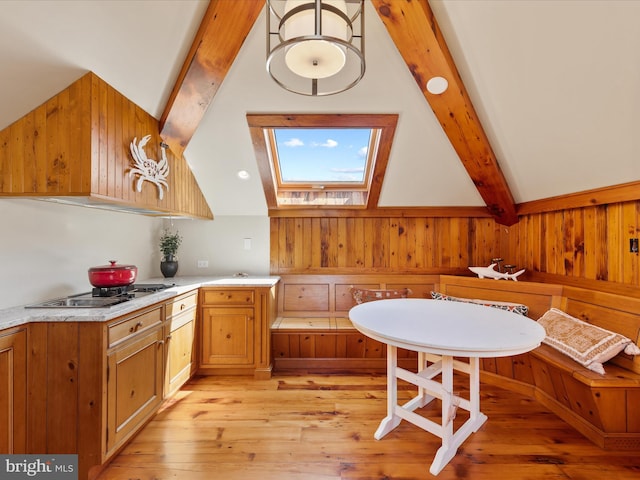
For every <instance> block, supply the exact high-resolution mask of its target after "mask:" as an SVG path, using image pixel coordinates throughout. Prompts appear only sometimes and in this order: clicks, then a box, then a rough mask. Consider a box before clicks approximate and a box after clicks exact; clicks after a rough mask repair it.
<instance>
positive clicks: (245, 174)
mask: <svg viewBox="0 0 640 480" xmlns="http://www.w3.org/2000/svg"><path fill="white" fill-rule="evenodd" d="M237 175H238V178H239V179H240V180H249V178H250V177H251V175H249V172H247V171H246V170H238V173H237Z"/></svg>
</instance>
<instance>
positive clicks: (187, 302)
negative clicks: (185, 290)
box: [166, 292, 198, 318]
mask: <svg viewBox="0 0 640 480" xmlns="http://www.w3.org/2000/svg"><path fill="white" fill-rule="evenodd" d="M197 304H198V293H197V292H193V293H189V294H187V295H184V296H182V297H176V298H175V299H173V301H171V302H169V303H167V307H166V308H167V312H166V315H167V318H170V317H172V316H174V315H178V314H179V313H182V312H184V311H186V310H189V309H191V308H195V307H196V305H197Z"/></svg>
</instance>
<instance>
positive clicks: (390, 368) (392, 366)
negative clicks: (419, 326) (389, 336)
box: [373, 345, 402, 440]
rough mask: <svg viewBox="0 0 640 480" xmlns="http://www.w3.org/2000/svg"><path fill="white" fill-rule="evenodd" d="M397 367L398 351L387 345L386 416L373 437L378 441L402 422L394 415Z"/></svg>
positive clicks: (396, 397)
mask: <svg viewBox="0 0 640 480" xmlns="http://www.w3.org/2000/svg"><path fill="white" fill-rule="evenodd" d="M397 367H398V349H397V347H394V346H392V345H387V416H386V417H384V418H383V419H382V422H380V426H379V427H378V429H377V430H376V433H374V435H373V437H374V438H375V439H376V440H380V439H381V438H382V437H384V436H385V435H386V434H387V433H389V432H390V431H391V430H393V429H394V428H396V427H397V426H398V425H400V421H401V420H402V419H401V418H400V417H399V416H398V415H396V414H395V410H396V406H397V405H398V377H397V376H396V368H397Z"/></svg>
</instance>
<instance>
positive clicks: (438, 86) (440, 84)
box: [427, 77, 449, 95]
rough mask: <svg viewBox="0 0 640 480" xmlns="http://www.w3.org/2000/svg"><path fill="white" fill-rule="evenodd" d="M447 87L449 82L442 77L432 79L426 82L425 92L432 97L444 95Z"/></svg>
mask: <svg viewBox="0 0 640 480" xmlns="http://www.w3.org/2000/svg"><path fill="white" fill-rule="evenodd" d="M448 87H449V82H447V79H446V78H444V77H433V78H431V79H430V80H429V81H428V82H427V90H428V91H429V93H433V94H434V95H440V94H441V93H444V92H445V91H446V90H447V88H448Z"/></svg>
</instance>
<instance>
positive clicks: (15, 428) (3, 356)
mask: <svg viewBox="0 0 640 480" xmlns="http://www.w3.org/2000/svg"><path fill="white" fill-rule="evenodd" d="M26 352H27V331H26V329H25V328H14V329H8V330H4V331H2V332H0V453H3V454H12V453H25V452H26V429H27V357H26Z"/></svg>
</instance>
